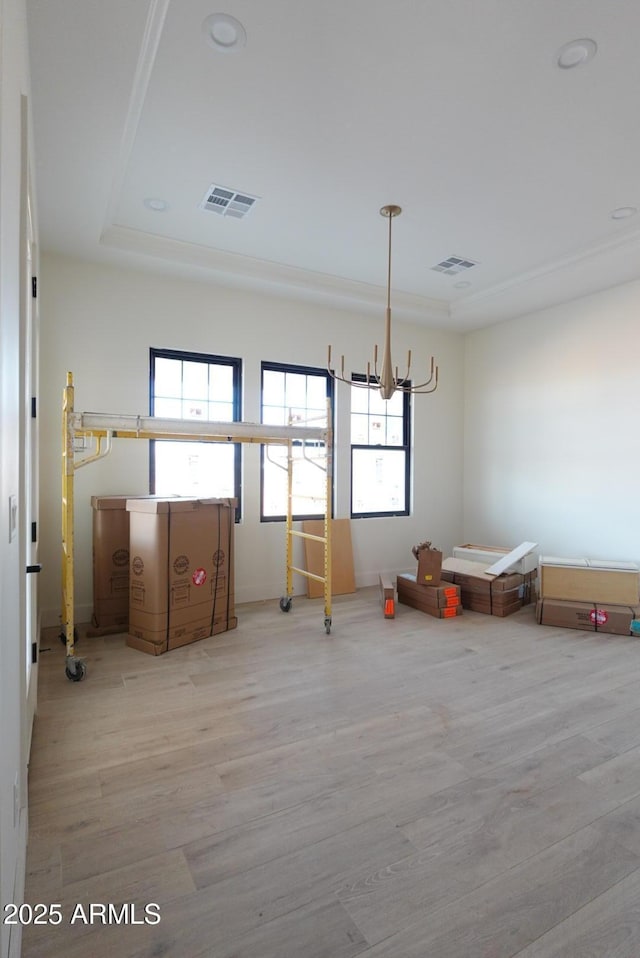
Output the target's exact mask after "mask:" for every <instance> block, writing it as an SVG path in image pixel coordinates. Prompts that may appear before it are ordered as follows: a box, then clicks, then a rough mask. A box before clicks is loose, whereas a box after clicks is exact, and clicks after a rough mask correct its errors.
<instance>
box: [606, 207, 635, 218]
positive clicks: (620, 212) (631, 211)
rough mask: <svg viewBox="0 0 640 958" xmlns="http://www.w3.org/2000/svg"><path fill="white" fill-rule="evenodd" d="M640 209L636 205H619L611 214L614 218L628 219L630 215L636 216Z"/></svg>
mask: <svg viewBox="0 0 640 958" xmlns="http://www.w3.org/2000/svg"><path fill="white" fill-rule="evenodd" d="M637 212H638V210H637V209H636V207H635V206H619V207H618V209H617V210H614V211H613V212H612V213H611V214H610V215H611V219H612V220H626V219H629V217H630V216H635V215H636V213H637Z"/></svg>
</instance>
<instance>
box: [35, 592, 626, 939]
mask: <svg viewBox="0 0 640 958" xmlns="http://www.w3.org/2000/svg"><path fill="white" fill-rule="evenodd" d="M238 614H239V626H238V629H237V630H236V631H233V632H229V633H226V634H223V635H219V636H216V637H214V638H210V639H207V640H205V641H203V642H199V643H197V644H195V645H192V646H189V647H186V648H184V649H180V650H177V651H174V652H171V653H169V654H167V655H163V656H160V657H158V658H153V657H151V656H147V655H144V654H143V653H140V652H136V651H134V650H132V649H128V648H127V647H126V646H125V642H124V637H122V636H111V637H107V638H102V639H84V640H83V641H82V643H81V644H80V645H79V646H78V652H81V654H82V655H83V656H84V657H85V658H86V661H87V665H88V676H87V678H86V680H85V681H84V682H81V683H77V684H73V683H71V682H69V681H68V680H67V679H66V677H65V674H64V649H63V647H62V645H61V644H60V643H59V642H58V640H57V637H56V635H55V632H54V634H53V636H52V635H50V634H49V635H47V636H46V637H45V641H44V643H43V646H44V648H43V650H42V652H41V657H40V675H39V684H40V697H39V713H38V717H37V720H36V725H35V729H34V739H33V751H32V762H31V768H30V823H31V824H30V841H29V853H28V877H27V901H28V902H30V903H32V904H35V903H37V902H42V903H46V904H49V903H59V904H60V905H61V908H62V915H63V921H62V923H61V924H60V925H57V926H54V925H44V926H42V925H40V926H37V927H36V926H29V927H26V928H25V929H24V948H23V955H24V958H41V956H42V958H45V956H47V958H52V956H61V958H62V956H64V958H160V956H171V958H199V956H203V958H352V956H356V955H357V956H361V958H508V956H512V955H518V956H519V958H638V956H639V955H640V640H635V639H632V638H622V637H614V636H604V635H593V634H588V633H581V632H576V631H571V630H561V629H552V628H548V627H544V626H538V625H536V624H535V621H534V613H533V608H532V607H531V606H530V607H528V608H525V609H522V610H521V611H520V612H518V613H517V614H516V615H514V616H511V617H509V618H506V619H499V618H495V617H490V616H486V615H481V614H478V613H471V612H465V614H464V615H463V616H461V617H459V618H457V619H448V620H436V619H432V618H430V617H429V616H426V615H424V614H422V613H420V612H417V611H414V610H412V609H409V608H407V607H404V606H400V608H399V609H398V615H397V617H396V619H395V620H384V619H383V618H382V615H381V611H380V607H379V605H378V596H377V590H375V589H365V590H361V591H359V592H358V593H357V594H356V595H354V596H345V597H341V598H338V599H336V600H335V601H334V609H333V631H332V634H331V635H330V636H327V635H325V633H324V627H323V611H322V602H321V600H307V599H296V600H294V604H293V609H292V611H291V612H290V613H289V614H288V615H285V614H283V613H281V612H280V611H279V608H278V603H277V601H275V602H271V603H264V604H252V605H248V606H241V607H240V609H239V610H238ZM47 647H48V648H49V651H45V649H46V648H47ZM92 903H93V904H94V905H102V904H108V903H112V904H113V905H115V906H117V907H116V908H115V909H114V913H113V915H112V919H113V920H115V919H116V918H118V917H120V916H122V915H124V912H122V911H121V910H120V906H121V905H122V904H123V903H132V904H133V905H134V906H135V907H134V908H131V909H129V911H128V914H129V918H132V917H133V918H134V919H135V921H136V922H138V923H136V924H132V923H129V924H109V925H104V924H101V919H100V913H99V912H96V913H95V918H94V922H93V923H92V924H90V923H88V919H89V916H90V911H89V905H90V904H92ZM149 903H156V904H157V905H158V906H159V911H160V915H161V920H160V922H159V923H157V924H145V923H144V916H145V911H144V908H145V905H148V904H149ZM78 904H80V905H82V906H83V908H84V911H83V912H81V911H80V912H79V911H76V921H75V922H74V923H72V922H71V917H72V915H73V913H74V908H75V906H76V905H78ZM105 914H106V915H107V916H108V912H105ZM83 916H86V919H87V923H85V920H84V917H83ZM148 917H151V918H153V910H151V911H150V912H149V914H148Z"/></svg>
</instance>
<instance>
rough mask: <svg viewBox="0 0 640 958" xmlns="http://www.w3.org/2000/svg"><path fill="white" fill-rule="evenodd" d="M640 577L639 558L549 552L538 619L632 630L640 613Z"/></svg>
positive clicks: (594, 629)
mask: <svg viewBox="0 0 640 958" xmlns="http://www.w3.org/2000/svg"><path fill="white" fill-rule="evenodd" d="M639 580H640V570H639V569H638V566H637V565H636V564H635V563H634V562H618V561H605V560H595V559H565V558H559V557H555V556H543V557H541V559H540V599H539V600H538V603H537V605H536V619H537V621H538V622H539V623H540V624H541V625H552V626H556V627H561V628H566V629H580V630H581V631H586V632H606V633H608V634H611V635H631V634H632V632H631V622H632V620H635V619H637V618H638V614H640V605H639V597H638V596H639V591H638V589H639Z"/></svg>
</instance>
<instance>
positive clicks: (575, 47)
mask: <svg viewBox="0 0 640 958" xmlns="http://www.w3.org/2000/svg"><path fill="white" fill-rule="evenodd" d="M597 49H598V45H597V43H596V42H595V40H589V39H587V38H585V39H583V40H570V41H569V42H568V43H565V44H564V46H562V47H560V49H559V50H558V53H557V59H556V62H557V64H558V66H559V67H560V69H561V70H573V68H574V67H579V66H582V64H583V63H586V62H587V60H591V59H592V58H593V57H594V56H595V55H596V51H597Z"/></svg>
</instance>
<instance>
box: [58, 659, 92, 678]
mask: <svg viewBox="0 0 640 958" xmlns="http://www.w3.org/2000/svg"><path fill="white" fill-rule="evenodd" d="M64 671H65V675H66V676H67V678H68V679H69V681H70V682H82V680H83V678H84V677H85V675H86V674H87V666H86V665H85V664H84V662H82V661H81V660H78V661H77V662H76V669H75V672H73V671H72V670H71V669H70V668H69V666H68V665H67V666H65V670H64Z"/></svg>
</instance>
